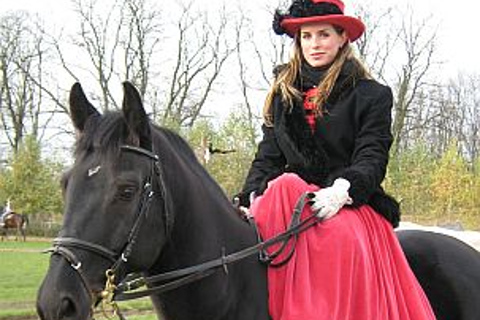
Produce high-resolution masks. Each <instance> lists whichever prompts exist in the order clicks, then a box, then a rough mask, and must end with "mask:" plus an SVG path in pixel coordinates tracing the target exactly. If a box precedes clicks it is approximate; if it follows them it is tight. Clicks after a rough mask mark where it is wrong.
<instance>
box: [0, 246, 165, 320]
mask: <svg viewBox="0 0 480 320" xmlns="http://www.w3.org/2000/svg"><path fill="white" fill-rule="evenodd" d="M49 247H50V241H49V240H32V239H29V240H28V241H27V242H17V241H13V240H12V239H11V240H9V241H2V242H0V320H7V319H8V320H16V319H18V320H37V319H38V316H37V315H36V310H35V301H36V296H37V290H38V288H39V287H40V284H41V282H42V280H43V277H44V276H45V273H46V271H47V269H48V262H49V255H48V254H42V253H41V252H42V251H43V250H45V249H47V248H49ZM119 306H120V309H121V310H122V312H124V313H127V314H128V316H127V318H128V319H129V320H156V319H157V317H156V316H155V315H154V313H153V309H152V306H151V303H150V300H149V299H148V298H144V299H139V300H134V301H128V302H122V303H121V304H119ZM95 318H96V319H98V320H101V319H105V318H104V317H103V316H102V315H101V313H99V315H98V316H97V315H96V317H95Z"/></svg>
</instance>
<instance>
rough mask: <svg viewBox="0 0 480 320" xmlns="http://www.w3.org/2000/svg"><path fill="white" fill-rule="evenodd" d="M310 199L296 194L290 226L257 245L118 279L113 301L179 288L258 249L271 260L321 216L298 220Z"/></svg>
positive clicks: (261, 254) (257, 251)
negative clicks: (196, 262)
mask: <svg viewBox="0 0 480 320" xmlns="http://www.w3.org/2000/svg"><path fill="white" fill-rule="evenodd" d="M309 200H310V194H309V193H304V194H303V195H302V196H301V197H300V198H299V200H298V201H297V204H296V205H295V209H294V212H293V216H292V222H291V224H290V227H289V228H288V229H287V230H286V231H284V232H282V233H280V234H278V235H277V236H275V237H273V238H270V239H268V240H265V241H262V242H259V243H257V244H256V245H253V246H250V247H247V248H245V249H243V250H240V251H237V252H234V253H232V254H229V255H222V257H220V258H218V259H215V260H211V261H207V262H204V263H202V264H199V265H195V266H191V267H187V268H184V269H178V270H174V271H170V272H166V273H162V274H159V275H154V276H150V277H138V278H136V279H133V280H130V281H127V282H121V283H120V284H119V285H118V286H117V288H116V290H115V294H114V297H113V298H114V300H115V301H126V300H133V299H138V298H142V297H145V296H149V295H151V294H154V293H162V292H167V291H170V290H173V289H175V288H178V287H180V286H183V285H185V284H188V283H191V282H194V281H197V280H200V279H202V278H205V277H207V276H209V275H211V274H213V273H214V272H215V271H217V269H223V271H224V272H225V273H228V265H229V264H231V263H234V262H237V261H240V260H242V259H244V258H247V257H249V256H251V255H253V254H255V253H260V258H261V260H262V261H263V262H266V263H271V262H272V261H273V259H275V258H276V257H277V256H278V255H279V254H280V253H281V251H283V248H285V245H286V244H287V243H288V241H289V240H290V239H291V238H292V237H293V236H295V237H296V236H297V235H298V234H299V233H301V232H302V231H305V230H307V229H308V228H310V227H312V226H314V225H315V224H317V223H318V222H320V221H321V219H319V218H318V217H317V216H316V215H315V214H312V215H310V216H309V217H307V218H305V219H304V220H300V215H301V213H302V211H303V208H304V207H305V205H306V204H307V203H308V201H309ZM294 239H296V238H294ZM279 242H283V245H282V246H281V248H279V249H278V250H277V251H275V252H274V254H272V255H268V254H266V252H265V250H266V249H267V248H269V247H270V246H272V245H274V244H277V243H279ZM293 249H294V246H292V248H291V251H290V252H289V253H288V255H287V257H286V258H284V259H283V260H282V261H281V262H279V263H277V264H275V265H271V266H281V265H283V264H285V263H286V262H287V261H288V260H289V259H290V258H291V256H292V254H293ZM154 282H163V284H159V285H156V286H150V287H149V288H147V289H144V290H137V291H134V290H136V289H138V288H140V287H142V286H144V285H150V284H151V283H154ZM128 291H133V292H128Z"/></svg>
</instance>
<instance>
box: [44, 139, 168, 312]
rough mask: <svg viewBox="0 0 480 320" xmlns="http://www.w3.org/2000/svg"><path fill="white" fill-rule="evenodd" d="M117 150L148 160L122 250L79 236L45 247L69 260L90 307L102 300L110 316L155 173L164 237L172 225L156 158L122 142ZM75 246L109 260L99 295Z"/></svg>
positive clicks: (55, 241) (139, 227) (115, 307)
mask: <svg viewBox="0 0 480 320" xmlns="http://www.w3.org/2000/svg"><path fill="white" fill-rule="evenodd" d="M120 150H121V151H126V152H133V153H136V154H139V155H141V156H145V157H147V158H148V159H150V160H151V161H150V174H149V175H148V176H147V178H146V180H145V182H144V184H143V190H142V194H141V196H140V201H139V204H138V208H137V215H136V218H135V222H134V224H133V226H132V228H131V229H130V231H129V234H128V238H127V241H126V242H125V245H124V246H123V249H122V251H121V252H120V253H117V252H114V251H112V250H110V249H108V248H106V247H104V246H102V245H100V244H97V243H93V242H89V241H85V240H82V239H77V238H73V237H57V238H55V239H54V240H53V247H52V248H50V249H47V250H46V252H50V253H51V254H52V255H54V254H58V255H60V256H62V257H63V258H64V259H66V260H67V261H68V262H69V264H70V266H71V267H72V268H73V269H74V270H75V271H76V272H77V274H78V275H79V276H80V279H81V281H82V282H83V284H84V286H85V288H86V289H87V291H88V292H89V294H90V295H91V298H92V302H93V303H92V309H93V308H94V307H95V304H96V303H97V301H98V300H99V299H100V300H102V302H105V303H106V304H108V305H109V306H110V309H112V310H113V312H112V314H113V315H115V314H118V315H120V314H119V310H118V307H117V306H116V304H115V303H114V301H113V296H114V289H115V288H116V286H115V277H116V276H117V275H118V274H119V271H120V269H121V268H122V267H123V266H124V265H125V264H126V263H127V261H128V259H129V258H130V256H131V254H132V251H133V247H134V245H135V243H136V240H137V237H138V234H139V231H140V229H141V225H142V223H143V221H144V220H145V219H146V217H147V214H148V211H149V208H150V203H151V200H152V198H153V196H154V191H153V183H154V181H153V179H154V176H157V177H158V183H159V186H160V188H159V190H160V193H161V196H162V201H163V203H164V214H165V224H166V226H165V233H166V235H167V236H168V235H169V233H170V231H171V228H172V225H171V224H172V223H173V222H172V218H171V215H170V212H169V211H168V207H167V204H166V201H165V199H166V187H165V181H164V179H163V172H162V168H161V167H160V161H159V157H158V156H157V155H156V154H154V153H153V152H151V151H149V150H147V149H143V148H140V147H134V146H130V145H123V146H121V147H120ZM72 249H73V250H72ZM75 249H80V250H84V251H88V252H90V253H93V254H95V255H97V256H100V257H102V258H103V259H105V260H108V261H109V262H110V263H111V267H110V268H109V269H108V270H106V272H105V274H106V277H107V280H106V284H105V288H104V290H103V291H102V292H101V293H100V294H95V293H94V291H93V290H91V289H90V285H89V283H88V281H87V278H86V277H85V275H84V272H83V270H82V262H81V261H80V259H78V257H77V256H76V255H75V252H74V250H75ZM105 307H106V305H104V308H103V310H104V313H105V309H106V308H105ZM110 317H111V316H110Z"/></svg>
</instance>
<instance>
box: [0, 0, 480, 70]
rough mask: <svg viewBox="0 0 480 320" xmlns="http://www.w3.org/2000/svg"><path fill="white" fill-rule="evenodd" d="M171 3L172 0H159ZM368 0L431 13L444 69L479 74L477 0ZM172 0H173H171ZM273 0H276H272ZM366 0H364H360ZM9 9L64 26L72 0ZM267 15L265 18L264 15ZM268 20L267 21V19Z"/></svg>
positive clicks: (253, 3)
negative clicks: (28, 13) (34, 14)
mask: <svg viewBox="0 0 480 320" xmlns="http://www.w3.org/2000/svg"><path fill="white" fill-rule="evenodd" d="M162 1H165V2H164V3H170V2H169V1H173V0H168V1H167V0H162ZM215 1H221V0H195V4H196V5H197V4H201V3H202V2H205V5H207V4H209V5H212V3H213V2H215ZM235 1H241V2H242V5H247V6H248V7H250V8H255V7H258V10H254V12H255V13H257V14H258V19H256V20H253V21H259V20H260V21H264V20H265V19H271V16H268V14H267V13H266V12H265V7H266V6H267V4H269V3H273V2H271V1H269V0H230V1H226V3H230V4H235ZM359 1H363V0H345V3H346V8H347V12H349V11H350V12H351V11H352V10H353V8H354V6H355V4H356V3H360V2H359ZM366 1H368V2H371V3H372V4H373V5H372V10H375V9H376V8H375V6H376V5H377V4H378V7H380V6H382V7H388V6H398V7H400V8H401V7H405V6H407V5H411V6H412V8H413V9H414V10H415V13H416V14H417V13H418V14H419V15H421V16H429V15H430V14H431V15H432V17H433V18H434V19H435V22H437V21H438V23H439V31H438V40H439V50H438V51H439V56H440V57H441V59H442V61H444V62H445V65H444V70H445V71H446V72H447V73H448V74H449V76H454V75H455V74H456V73H458V72H464V71H466V72H475V73H478V74H480V59H479V56H480V43H479V41H478V34H477V31H476V30H479V29H480V27H479V24H478V22H477V21H478V20H479V19H480V2H479V1H477V0H448V1H447V0H434V1H432V0H366ZM173 2H174V1H173ZM275 2H276V1H275ZM363 2H365V1H363ZM12 9H23V10H28V11H31V12H38V13H39V14H40V15H41V16H42V17H43V18H44V19H45V21H47V22H54V23H55V24H57V25H58V26H65V24H66V22H67V21H68V16H69V15H71V2H70V1H69V0H14V1H2V4H1V6H0V13H1V12H5V11H7V10H12ZM267 17H268V18H267ZM268 22H270V21H268Z"/></svg>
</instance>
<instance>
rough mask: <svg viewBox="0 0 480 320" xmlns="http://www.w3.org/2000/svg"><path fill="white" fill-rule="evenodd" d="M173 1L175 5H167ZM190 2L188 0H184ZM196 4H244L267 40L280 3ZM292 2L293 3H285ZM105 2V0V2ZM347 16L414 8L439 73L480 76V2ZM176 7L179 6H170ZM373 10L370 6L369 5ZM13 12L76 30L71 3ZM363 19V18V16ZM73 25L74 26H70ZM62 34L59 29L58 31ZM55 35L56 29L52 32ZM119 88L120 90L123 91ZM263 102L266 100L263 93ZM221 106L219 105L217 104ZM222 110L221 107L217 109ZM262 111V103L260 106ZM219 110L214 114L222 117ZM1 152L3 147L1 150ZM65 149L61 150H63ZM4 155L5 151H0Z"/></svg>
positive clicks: (394, 1) (23, 2) (428, 1)
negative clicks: (430, 34) (429, 30)
mask: <svg viewBox="0 0 480 320" xmlns="http://www.w3.org/2000/svg"><path fill="white" fill-rule="evenodd" d="M157 1H159V2H157V4H158V5H159V6H161V4H162V3H175V2H178V1H181V0H157ZM167 1H171V2H167ZM183 1H188V0H183ZM191 1H194V4H195V5H199V6H205V7H212V6H215V5H216V4H218V2H220V1H221V2H225V3H227V4H229V5H236V4H238V3H241V4H242V6H246V8H248V9H250V10H252V11H251V12H252V14H253V15H254V16H253V17H252V21H254V23H256V24H258V25H259V26H260V25H261V27H260V28H259V30H260V29H261V30H262V32H258V33H259V36H260V37H262V36H263V37H265V36H266V35H264V34H263V32H265V31H263V30H267V29H268V28H269V25H270V23H271V18H272V13H271V12H270V10H267V9H266V8H271V7H272V4H274V3H278V2H279V1H278V0H191ZM285 1H290V0H285ZM101 2H102V3H103V1H101ZM344 2H345V4H346V13H347V14H348V15H352V12H354V9H355V5H356V4H360V3H362V4H371V7H372V10H376V12H382V10H381V9H382V8H390V7H398V8H399V9H400V10H401V9H404V8H406V7H407V6H410V7H411V8H413V10H414V13H415V15H416V16H417V15H418V16H420V17H432V19H433V20H432V25H437V24H438V35H437V41H438V51H437V52H436V53H437V54H438V55H437V56H438V57H439V59H440V60H441V61H442V62H443V64H442V65H441V67H438V68H437V69H438V70H436V73H437V74H438V75H439V76H440V77H442V78H445V79H450V78H456V76H457V75H458V74H459V73H465V72H466V73H468V74H476V75H480V59H479V56H480V43H479V42H478V40H477V38H478V35H477V34H476V31H475V30H478V29H479V27H478V25H477V20H478V19H479V17H477V15H478V14H479V12H480V10H479V9H480V2H479V1H477V0H455V1H452V0H448V1H447V0H433V1H432V0H344ZM169 7H170V8H175V6H169ZM368 7H369V6H368ZM9 10H26V11H29V12H30V13H37V14H38V15H39V16H40V17H41V18H42V19H43V20H44V21H45V22H46V23H47V25H51V24H52V25H55V26H57V27H58V29H61V28H66V29H67V30H72V28H75V26H76V24H75V23H72V18H74V17H75V14H74V13H73V12H72V3H71V1H70V0H14V1H5V0H3V1H2V4H1V5H0V15H2V14H3V13H5V12H7V11H9ZM402 11H403V10H402ZM213 14H215V11H213ZM360 18H361V17H360ZM69 23H70V24H69ZM56 31H58V30H56ZM52 32H53V33H54V34H55V30H52ZM120 89H121V88H120V86H119V90H120ZM261 94H262V101H263V94H264V93H261ZM213 105H214V106H217V107H218V104H213ZM217 109H218V108H217ZM259 109H261V103H259ZM219 112H221V110H220V111H218V110H216V111H212V115H213V116H215V117H217V116H220V115H219V114H218V113H219ZM0 149H1V148H0ZM60 149H61V148H60ZM0 156H1V150H0Z"/></svg>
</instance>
